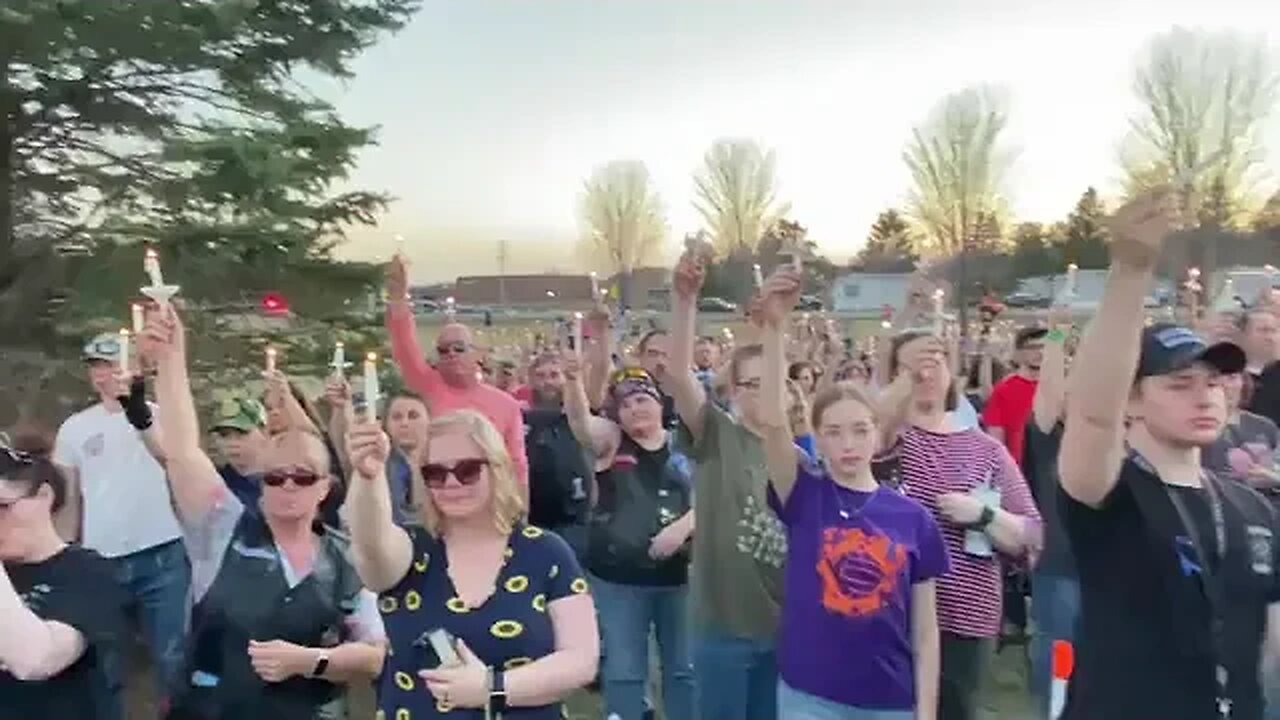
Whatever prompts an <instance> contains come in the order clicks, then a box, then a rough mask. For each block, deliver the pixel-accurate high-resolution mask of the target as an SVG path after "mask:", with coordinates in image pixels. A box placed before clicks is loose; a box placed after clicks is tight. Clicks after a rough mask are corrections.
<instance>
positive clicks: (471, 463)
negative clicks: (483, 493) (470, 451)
mask: <svg viewBox="0 0 1280 720" xmlns="http://www.w3.org/2000/svg"><path fill="white" fill-rule="evenodd" d="M488 466H489V461H488V460H484V459H481V458H468V459H466V460H459V461H458V462H456V463H454V464H453V465H441V464H440V463H427V464H426V465H423V466H422V481H423V482H424V483H426V484H427V487H430V488H442V487H444V486H445V483H447V482H448V481H449V478H450V476H452V477H453V478H454V479H455V480H457V481H458V484H459V485H462V486H464V487H466V486H468V485H475V484H476V483H477V482H479V481H480V471H481V470H483V469H484V468H486V467H488Z"/></svg>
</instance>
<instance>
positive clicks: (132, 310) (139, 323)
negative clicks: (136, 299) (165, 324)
mask: <svg viewBox="0 0 1280 720" xmlns="http://www.w3.org/2000/svg"><path fill="white" fill-rule="evenodd" d="M129 314H130V316H131V320H132V322H133V334H134V335H137V334H138V333H140V332H142V328H143V325H144V324H145V322H146V321H145V319H144V318H143V315H142V306H141V305H139V304H138V303H133V305H131V306H130V307H129Z"/></svg>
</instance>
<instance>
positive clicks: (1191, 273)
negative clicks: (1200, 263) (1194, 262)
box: [1187, 267, 1200, 280]
mask: <svg viewBox="0 0 1280 720" xmlns="http://www.w3.org/2000/svg"><path fill="white" fill-rule="evenodd" d="M1187 277H1189V278H1191V279H1193V280H1194V279H1195V278H1198V277H1200V268H1197V267H1193V268H1187Z"/></svg>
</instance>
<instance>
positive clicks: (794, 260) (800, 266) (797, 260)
mask: <svg viewBox="0 0 1280 720" xmlns="http://www.w3.org/2000/svg"><path fill="white" fill-rule="evenodd" d="M791 269H792V270H795V271H796V272H801V271H803V270H804V258H803V257H802V256H801V255H800V248H796V251H795V252H794V253H792V254H791Z"/></svg>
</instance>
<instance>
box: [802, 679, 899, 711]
mask: <svg viewBox="0 0 1280 720" xmlns="http://www.w3.org/2000/svg"><path fill="white" fill-rule="evenodd" d="M915 716H916V712H915V710H867V709H864V708H857V707H853V706H851V705H842V704H840V703H838V702H834V701H832V700H828V699H826V698H821V697H818V696H816V695H810V694H809V693H807V692H803V691H801V690H796V689H795V688H793V687H791V686H790V685H788V684H787V683H786V682H785V681H783V680H782V679H781V678H779V679H778V717H780V718H785V720H914V718H915Z"/></svg>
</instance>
